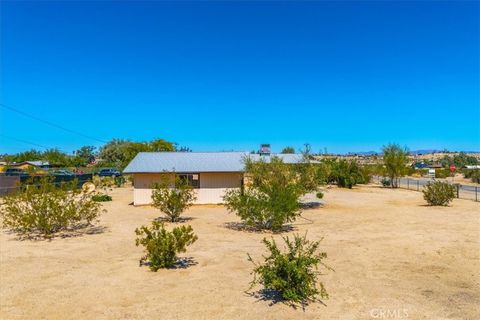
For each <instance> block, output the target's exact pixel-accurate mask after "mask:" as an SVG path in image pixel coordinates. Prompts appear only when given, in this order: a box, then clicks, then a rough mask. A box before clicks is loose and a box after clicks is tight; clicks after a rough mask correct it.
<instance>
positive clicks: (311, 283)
mask: <svg viewBox="0 0 480 320" xmlns="http://www.w3.org/2000/svg"><path fill="white" fill-rule="evenodd" d="M283 240H284V241H285V245H286V251H285V252H282V251H281V250H280V249H279V248H278V246H277V244H276V242H275V240H274V239H272V240H271V241H269V240H267V239H265V238H264V239H263V243H264V244H265V246H266V247H267V249H268V251H269V253H270V254H269V255H268V256H266V257H264V258H265V263H264V264H258V263H255V262H254V261H253V259H252V258H251V256H250V255H248V259H249V261H251V262H252V263H253V264H254V266H255V267H254V270H253V275H254V279H253V281H252V282H251V288H253V287H254V286H255V285H256V284H260V285H263V287H264V288H265V289H267V290H275V291H277V292H278V293H279V294H280V295H281V297H282V298H283V299H284V300H286V301H288V302H291V303H293V304H295V303H301V304H303V305H305V304H308V302H311V301H315V300H316V299H317V298H318V297H320V298H328V293H327V291H326V289H325V287H324V286H323V283H321V282H318V281H317V278H318V275H319V274H320V272H319V270H318V269H319V266H323V267H324V268H325V269H328V270H333V269H331V268H330V267H328V266H327V265H325V264H324V263H323V260H324V259H325V258H327V254H326V253H325V252H319V251H318V249H319V245H320V241H314V242H310V241H309V240H307V239H306V234H305V235H304V236H303V237H302V236H299V235H297V234H296V235H294V238H293V240H290V239H289V238H288V237H283ZM317 282H318V284H317ZM251 288H250V289H251Z"/></svg>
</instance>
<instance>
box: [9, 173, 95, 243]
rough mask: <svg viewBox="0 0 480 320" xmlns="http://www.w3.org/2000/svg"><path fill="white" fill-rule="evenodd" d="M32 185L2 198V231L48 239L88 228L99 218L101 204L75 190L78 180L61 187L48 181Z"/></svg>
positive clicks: (65, 183) (44, 180) (49, 179)
mask: <svg viewBox="0 0 480 320" xmlns="http://www.w3.org/2000/svg"><path fill="white" fill-rule="evenodd" d="M35 182H36V183H35V184H34V185H26V186H25V188H24V190H20V191H18V192H17V193H14V194H11V195H8V196H6V197H5V198H4V200H3V204H2V205H1V207H0V215H1V216H2V218H3V225H4V226H5V227H8V228H11V229H12V230H14V231H15V232H18V233H20V234H35V233H39V234H41V235H42V236H44V237H50V236H52V235H53V234H54V233H56V232H59V231H63V230H67V229H73V228H77V227H81V226H85V225H88V224H90V223H91V222H92V221H93V220H94V219H95V218H97V216H98V215H99V214H100V204H99V203H98V202H95V201H94V200H92V197H91V195H90V194H88V193H86V192H83V191H82V190H81V189H78V188H77V180H74V181H71V182H64V183H62V184H61V185H60V186H56V185H55V184H54V183H53V179H51V178H48V177H46V178H42V179H39V180H38V181H37V180H36V181H35Z"/></svg>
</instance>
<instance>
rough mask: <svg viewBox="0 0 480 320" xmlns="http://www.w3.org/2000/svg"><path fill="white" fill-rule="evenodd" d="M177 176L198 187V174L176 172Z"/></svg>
mask: <svg viewBox="0 0 480 320" xmlns="http://www.w3.org/2000/svg"><path fill="white" fill-rule="evenodd" d="M177 177H178V178H179V179H182V180H184V181H187V182H188V184H189V185H191V186H192V187H193V188H195V189H198V188H200V174H198V173H183V174H178V175H177Z"/></svg>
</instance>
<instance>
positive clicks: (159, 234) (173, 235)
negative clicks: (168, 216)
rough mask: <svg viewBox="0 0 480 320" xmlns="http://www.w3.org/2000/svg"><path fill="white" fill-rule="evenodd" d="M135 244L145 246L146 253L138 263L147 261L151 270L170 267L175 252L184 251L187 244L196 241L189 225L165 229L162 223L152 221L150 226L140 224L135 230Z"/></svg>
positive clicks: (175, 260) (175, 258)
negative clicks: (170, 229) (169, 229)
mask: <svg viewBox="0 0 480 320" xmlns="http://www.w3.org/2000/svg"><path fill="white" fill-rule="evenodd" d="M135 233H136V235H137V236H138V238H137V239H136V245H137V246H139V245H142V246H144V247H145V251H146V255H145V257H143V258H142V259H140V263H144V262H148V264H149V267H150V269H151V270H152V271H157V270H158V269H160V268H171V267H173V266H174V265H175V263H176V262H177V260H178V258H177V254H178V253H180V252H185V251H186V248H187V246H189V245H191V244H192V243H194V242H195V241H197V239H198V237H197V236H196V235H195V234H194V233H193V229H192V227H191V226H179V227H176V228H173V230H172V231H167V230H166V229H165V227H164V224H163V223H161V222H158V221H153V222H152V226H151V228H148V227H145V226H142V227H140V228H137V229H136V230H135Z"/></svg>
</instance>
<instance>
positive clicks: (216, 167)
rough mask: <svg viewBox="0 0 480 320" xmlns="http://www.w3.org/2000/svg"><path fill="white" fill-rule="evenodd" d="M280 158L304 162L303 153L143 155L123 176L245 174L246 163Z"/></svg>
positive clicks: (129, 165) (177, 153)
mask: <svg viewBox="0 0 480 320" xmlns="http://www.w3.org/2000/svg"><path fill="white" fill-rule="evenodd" d="M273 156H277V157H279V158H281V159H282V160H283V161H284V162H285V163H298V162H301V161H302V155H301V154H273V153H272V154H268V155H259V154H252V153H249V152H140V153H138V154H137V156H136V157H135V158H134V159H133V160H132V161H131V162H130V163H129V164H128V166H127V167H126V168H125V169H124V170H123V172H124V173H160V172H242V171H244V166H245V165H244V160H245V158H246V157H250V158H252V159H253V160H259V159H264V160H265V161H267V162H268V161H270V159H271V157H273Z"/></svg>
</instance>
